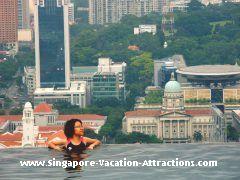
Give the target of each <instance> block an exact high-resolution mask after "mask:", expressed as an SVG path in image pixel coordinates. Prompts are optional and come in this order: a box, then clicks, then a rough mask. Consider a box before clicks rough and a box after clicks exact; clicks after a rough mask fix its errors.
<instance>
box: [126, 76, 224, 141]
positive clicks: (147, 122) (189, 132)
mask: <svg viewBox="0 0 240 180" xmlns="http://www.w3.org/2000/svg"><path fill="white" fill-rule="evenodd" d="M214 112H215V109H213V108H211V107H209V108H201V109H199V108H192V109H185V107H184V97H183V92H182V90H181V86H180V84H179V83H178V82H177V81H176V80H175V79H174V76H173V74H172V77H171V80H170V81H169V82H168V83H167V84H166V85H165V89H164V96H163V103H162V107H161V109H138V110H134V111H128V112H126V113H125V117H124V118H123V122H122V123H123V124H122V125H123V126H122V127H123V129H122V130H123V132H124V133H131V132H134V131H136V132H141V133H144V134H149V135H156V136H157V137H158V138H159V139H161V140H163V141H164V142H191V141H193V139H194V133H195V132H200V133H201V134H202V139H203V141H217V140H218V141H223V139H221V138H216V137H215V136H216V135H217V133H215V131H216V129H217V127H218V126H217V124H216V121H215V118H214V116H216V113H214ZM219 121H225V118H224V116H220V117H219ZM218 123H219V122H218ZM221 130H222V129H221ZM221 133H223V132H221Z"/></svg>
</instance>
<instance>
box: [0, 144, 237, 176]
mask: <svg viewBox="0 0 240 180" xmlns="http://www.w3.org/2000/svg"><path fill="white" fill-rule="evenodd" d="M86 153H87V154H86V155H88V157H87V158H86V157H85V159H83V160H82V161H95V162H99V160H105V161H119V160H124V158H126V160H127V161H138V162H144V161H145V160H156V161H157V160H158V161H163V160H165V161H167V160H175V159H176V158H178V159H179V161H185V160H189V161H199V160H202V161H204V160H206V161H211V160H215V161H218V166H217V167H162V166H149V167H147V166H144V167H142V166H139V167H133V166H131V167H107V166H101V165H100V164H98V165H95V166H82V167H80V166H78V167H76V168H62V167H60V166H59V167H22V166H20V161H26V160H33V161H37V160H38V161H44V160H45V161H48V160H51V159H53V158H55V160H56V161H63V160H67V159H66V157H65V156H64V153H62V152H57V151H55V150H50V149H48V148H26V149H22V148H18V149H4V150H0V179H3V180H5V179H6V180H8V179H95V180H99V179H104V180H107V179H109V180H110V179H111V180H112V179H119V180H120V179H121V180H122V179H124V180H127V179H130V180H133V179H141V180H144V179H151V180H154V179H178V180H179V179H194V180H195V179H196V180H197V179H218V180H219V179H224V180H226V179H236V180H239V179H240V144H129V145H126V144H119V145H117V144H116V145H115V144H109V145H108V144H107V145H102V146H101V147H98V148H97V149H95V150H92V151H87V152H86ZM86 155H84V156H86Z"/></svg>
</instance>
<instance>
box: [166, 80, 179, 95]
mask: <svg viewBox="0 0 240 180" xmlns="http://www.w3.org/2000/svg"><path fill="white" fill-rule="evenodd" d="M164 91H165V92H170V93H176V92H181V85H180V84H179V82H177V81H168V82H167V84H166V85H165V90H164Z"/></svg>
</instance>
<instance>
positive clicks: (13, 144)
mask: <svg viewBox="0 0 240 180" xmlns="http://www.w3.org/2000/svg"><path fill="white" fill-rule="evenodd" d="M0 144H2V145H4V146H6V147H16V146H17V147H20V146H22V142H18V141H3V142H1V141H0Z"/></svg>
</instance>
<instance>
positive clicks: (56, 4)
mask: <svg viewBox="0 0 240 180" xmlns="http://www.w3.org/2000/svg"><path fill="white" fill-rule="evenodd" d="M68 11H69V1H68V0H36V2H35V11H34V16H35V19H34V23H35V58H36V88H56V87H60V88H63V87H65V88H68V87H69V86H70V52H69V51H70V50H69V13H68Z"/></svg>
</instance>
